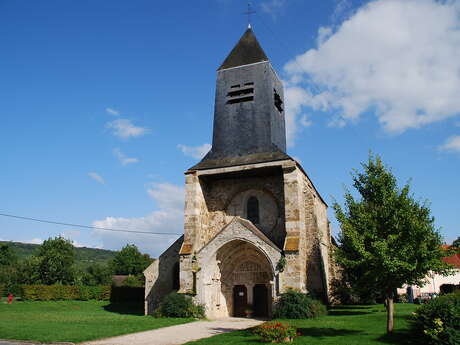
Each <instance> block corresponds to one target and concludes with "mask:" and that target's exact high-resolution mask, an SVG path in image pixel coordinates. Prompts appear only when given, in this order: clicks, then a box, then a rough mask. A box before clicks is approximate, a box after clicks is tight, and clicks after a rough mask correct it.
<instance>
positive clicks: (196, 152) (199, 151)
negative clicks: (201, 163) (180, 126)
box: [177, 144, 211, 159]
mask: <svg viewBox="0 0 460 345" xmlns="http://www.w3.org/2000/svg"><path fill="white" fill-rule="evenodd" d="M177 148H178V149H179V150H181V151H182V153H183V154H184V155H186V156H189V157H193V158H196V159H201V158H203V157H204V156H205V155H206V153H208V151H209V150H210V149H211V145H210V144H203V145H200V146H186V145H182V144H179V145H177Z"/></svg>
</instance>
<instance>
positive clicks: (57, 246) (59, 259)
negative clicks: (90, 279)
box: [36, 236, 75, 285]
mask: <svg viewBox="0 0 460 345" xmlns="http://www.w3.org/2000/svg"><path fill="white" fill-rule="evenodd" d="M36 257H37V259H38V261H39V262H38V274H39V277H40V280H41V282H42V283H43V284H46V285H52V284H72V283H73V282H74V273H75V267H74V263H75V248H74V247H73V245H72V242H71V241H69V240H66V239H65V238H63V237H60V236H58V237H56V238H49V239H47V240H46V241H44V242H43V244H42V245H41V247H40V248H39V250H38V253H37V256H36Z"/></svg>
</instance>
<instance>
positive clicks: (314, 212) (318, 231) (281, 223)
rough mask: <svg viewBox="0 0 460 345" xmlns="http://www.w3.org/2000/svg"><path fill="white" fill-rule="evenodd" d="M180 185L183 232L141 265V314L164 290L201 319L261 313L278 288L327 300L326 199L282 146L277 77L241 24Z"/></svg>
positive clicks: (283, 136)
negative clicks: (208, 130)
mask: <svg viewBox="0 0 460 345" xmlns="http://www.w3.org/2000/svg"><path fill="white" fill-rule="evenodd" d="M185 193H186V195H185V211H184V213H185V214H184V235H183V236H182V237H181V238H179V239H178V240H177V241H176V242H175V243H174V244H173V245H172V246H171V247H170V248H168V249H167V250H166V251H165V252H164V253H163V254H162V255H161V256H160V257H159V258H158V259H157V260H155V261H154V262H153V263H152V265H151V266H149V267H148V268H147V269H146V271H145V272H144V274H145V277H146V295H145V311H146V314H151V313H152V312H153V310H154V309H155V308H156V306H157V305H158V303H160V302H161V299H162V298H163V297H164V296H165V295H166V294H168V293H169V292H171V291H174V290H177V291H178V292H179V293H186V294H190V295H191V296H193V298H194V300H195V302H196V303H199V304H203V305H204V306H205V308H206V316H207V317H208V318H211V319H212V318H220V317H227V316H244V315H245V313H246V311H247V310H248V309H249V310H251V311H252V314H253V315H254V316H260V317H269V316H270V315H271V313H272V308H273V304H274V302H276V299H277V298H278V296H279V295H280V294H281V293H283V292H285V291H287V290H288V289H296V290H298V291H302V292H311V293H314V294H315V295H316V296H322V297H323V299H324V300H326V301H328V300H329V297H330V282H331V280H332V279H333V276H334V269H333V265H332V264H331V251H332V244H331V234H330V228H329V222H328V218H327V205H326V203H325V202H324V200H323V199H322V198H321V196H320V194H319V193H318V191H317V190H316V188H315V186H314V185H313V183H312V182H311V180H310V179H309V177H308V176H307V174H306V173H305V171H304V170H303V168H302V166H301V165H300V163H299V162H297V161H295V160H294V159H293V158H291V157H290V156H289V155H288V154H287V153H286V130H285V113H284V96H283V86H282V83H281V81H280V79H279V78H278V76H277V74H276V72H275V70H274V69H273V67H272V65H271V64H270V61H269V60H268V58H267V56H266V54H265V52H264V51H263V49H262V48H261V46H260V44H259V43H258V41H257V39H256V37H255V35H254V33H253V31H252V29H251V28H248V29H247V30H246V32H245V33H244V34H243V36H242V37H241V39H240V40H239V42H238V43H237V45H236V46H235V47H234V48H233V50H232V51H231V52H230V54H229V55H228V57H227V58H226V59H225V61H224V62H223V64H222V65H221V66H220V68H219V69H218V70H217V84H216V98H215V111H214V128H213V141H212V148H211V150H210V152H209V153H208V154H207V155H206V156H205V157H204V158H203V159H202V160H201V161H200V162H199V163H198V164H196V165H195V166H193V167H192V168H190V169H189V170H187V171H186V172H185Z"/></svg>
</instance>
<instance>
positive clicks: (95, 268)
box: [81, 264, 112, 286]
mask: <svg viewBox="0 0 460 345" xmlns="http://www.w3.org/2000/svg"><path fill="white" fill-rule="evenodd" d="M81 282H82V284H83V285H89V286H95V285H109V284H111V283H112V270H111V269H110V267H109V266H108V265H102V264H92V265H90V266H88V267H87V268H86V271H85V272H83V274H82V279H81Z"/></svg>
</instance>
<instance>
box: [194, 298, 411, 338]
mask: <svg viewBox="0 0 460 345" xmlns="http://www.w3.org/2000/svg"><path fill="white" fill-rule="evenodd" d="M416 307H417V306H415V305H413V304H397V305H396V318H395V332H394V334H393V335H392V336H386V335H385V332H386V311H385V308H384V307H383V306H382V305H372V306H343V307H336V308H334V309H332V310H330V311H329V314H328V315H326V316H322V317H320V318H317V319H312V320H282V321H286V322H288V323H290V324H291V325H293V326H295V327H297V329H298V332H300V333H301V335H300V336H299V337H298V338H296V339H295V341H294V342H293V343H292V344H298V345H300V344H303V345H307V344H308V345H382V344H406V343H407V340H409V338H410V336H408V334H407V328H408V318H409V315H410V313H411V312H413V311H415V309H416ZM229 344H234V345H236V344H238V345H246V344H261V342H260V341H259V338H258V337H257V336H254V335H252V334H251V331H250V330H246V331H237V332H232V333H227V334H220V335H216V336H214V337H211V338H207V339H202V340H198V341H194V342H190V343H187V344H186V345H229Z"/></svg>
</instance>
